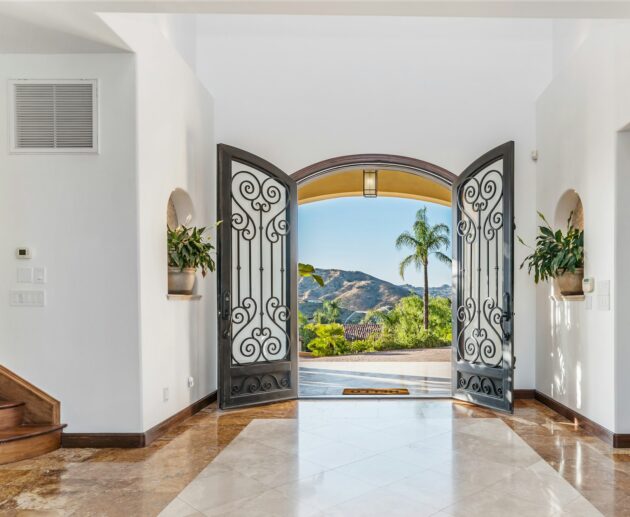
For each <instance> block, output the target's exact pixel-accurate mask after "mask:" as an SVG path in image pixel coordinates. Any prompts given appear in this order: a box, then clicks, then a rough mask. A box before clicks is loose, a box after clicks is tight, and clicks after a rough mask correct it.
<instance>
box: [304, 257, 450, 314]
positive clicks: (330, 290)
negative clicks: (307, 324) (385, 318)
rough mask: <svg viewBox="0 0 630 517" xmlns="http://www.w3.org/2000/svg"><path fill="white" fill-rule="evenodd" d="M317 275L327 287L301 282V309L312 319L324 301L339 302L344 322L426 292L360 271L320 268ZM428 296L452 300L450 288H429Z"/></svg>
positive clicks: (310, 279) (310, 280) (446, 286)
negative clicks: (356, 313) (358, 313)
mask: <svg viewBox="0 0 630 517" xmlns="http://www.w3.org/2000/svg"><path fill="white" fill-rule="evenodd" d="M317 274H319V275H321V276H322V278H323V279H324V287H320V286H319V285H317V283H316V282H315V281H314V280H313V279H312V278H300V279H299V282H298V300H299V303H300V310H301V311H302V312H303V313H304V314H305V315H306V316H307V317H309V318H310V316H311V315H312V314H313V312H315V311H316V310H317V309H318V308H319V307H321V305H322V302H324V301H332V300H336V301H337V302H338V303H339V305H340V306H341V307H343V309H344V311H342V320H345V319H346V318H347V317H349V316H350V314H352V312H354V311H361V312H365V311H369V310H373V309H385V308H390V307H393V306H394V305H396V303H397V302H398V301H399V300H400V299H401V298H404V297H405V296H409V295H410V294H411V293H416V294H418V295H419V296H422V294H423V293H424V289H423V288H422V287H416V286H413V285H410V284H405V285H395V284H392V283H391V282H387V281H385V280H381V279H380V278H376V277H374V276H372V275H368V274H367V273H363V272H361V271H343V270H341V269H318V270H317ZM429 296H442V297H445V298H447V297H450V296H451V286H450V285H447V284H445V285H443V286H440V287H429ZM358 317H359V319H360V317H361V316H360V315H359V316H358ZM355 319H356V318H355ZM352 321H354V319H353V320H352Z"/></svg>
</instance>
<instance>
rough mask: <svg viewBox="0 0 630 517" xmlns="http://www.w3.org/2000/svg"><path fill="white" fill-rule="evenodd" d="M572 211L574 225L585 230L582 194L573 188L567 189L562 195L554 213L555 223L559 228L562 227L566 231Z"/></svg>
mask: <svg viewBox="0 0 630 517" xmlns="http://www.w3.org/2000/svg"><path fill="white" fill-rule="evenodd" d="M571 213H573V216H572V221H573V226H575V227H576V228H579V229H580V230H584V207H583V206H582V199H580V195H579V194H578V193H577V192H576V191H575V190H573V189H570V190H567V191H566V192H565V193H564V194H562V195H561V196H560V199H559V200H558V204H557V205H556V212H555V214H554V221H553V222H554V225H555V226H556V227H557V228H562V230H563V231H564V230H565V229H566V227H567V221H568V220H569V217H570V216H571Z"/></svg>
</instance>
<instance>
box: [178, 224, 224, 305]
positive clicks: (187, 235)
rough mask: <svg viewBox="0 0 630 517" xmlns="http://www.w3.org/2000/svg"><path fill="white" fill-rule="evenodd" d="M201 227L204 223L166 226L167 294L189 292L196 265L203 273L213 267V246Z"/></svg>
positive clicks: (190, 292)
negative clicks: (195, 225) (200, 224)
mask: <svg viewBox="0 0 630 517" xmlns="http://www.w3.org/2000/svg"><path fill="white" fill-rule="evenodd" d="M205 231H206V228H205V227H204V228H197V227H194V226H192V227H187V226H178V227H177V228H175V229H171V228H168V227H167V243H168V292H169V294H192V292H193V287H194V285H195V273H196V272H197V269H198V268H201V274H202V275H203V276H204V277H205V276H206V274H207V272H208V271H210V272H213V271H214V270H215V262H214V258H213V257H212V255H213V253H214V246H213V245H212V242H211V241H210V238H209V237H206V236H204V233H205Z"/></svg>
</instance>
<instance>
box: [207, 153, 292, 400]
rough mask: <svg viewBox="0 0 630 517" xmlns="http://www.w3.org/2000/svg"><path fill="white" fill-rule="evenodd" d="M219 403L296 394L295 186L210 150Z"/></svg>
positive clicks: (246, 159) (260, 166) (235, 156)
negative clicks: (214, 174)
mask: <svg viewBox="0 0 630 517" xmlns="http://www.w3.org/2000/svg"><path fill="white" fill-rule="evenodd" d="M218 190H219V207H218V212H219V219H220V220H221V221H222V224H221V226H220V227H219V239H218V252H219V260H218V273H219V322H220V323H219V361H220V367H219V402H220V406H221V407H222V408H229V407H239V406H246V405H252V404H260V403H263V402H269V401H274V400H283V399H291V398H295V397H296V394H297V253H296V250H297V235H296V228H297V186H296V183H295V181H294V180H293V179H291V178H290V177H289V176H288V175H286V174H285V173H284V172H282V171H281V170H280V169H278V168H277V167H275V166H273V165H272V164H270V163H269V162H266V161H265V160H263V159H261V158H259V157H257V156H254V155H253V154H250V153H248V152H245V151H242V150H240V149H236V148H234V147H230V146H227V145H219V147H218Z"/></svg>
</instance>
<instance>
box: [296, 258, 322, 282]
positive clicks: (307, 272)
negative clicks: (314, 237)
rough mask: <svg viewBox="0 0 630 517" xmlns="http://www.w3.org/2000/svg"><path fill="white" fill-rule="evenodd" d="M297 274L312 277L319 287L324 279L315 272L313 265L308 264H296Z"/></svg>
mask: <svg viewBox="0 0 630 517" xmlns="http://www.w3.org/2000/svg"><path fill="white" fill-rule="evenodd" d="M298 275H300V276H301V277H302V278H308V277H310V278H312V279H313V280H315V282H317V284H318V285H319V286H320V287H324V279H323V278H322V277H321V276H320V275H318V274H316V273H315V267H314V266H311V265H310V264H302V263H301V262H300V263H299V264H298Z"/></svg>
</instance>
